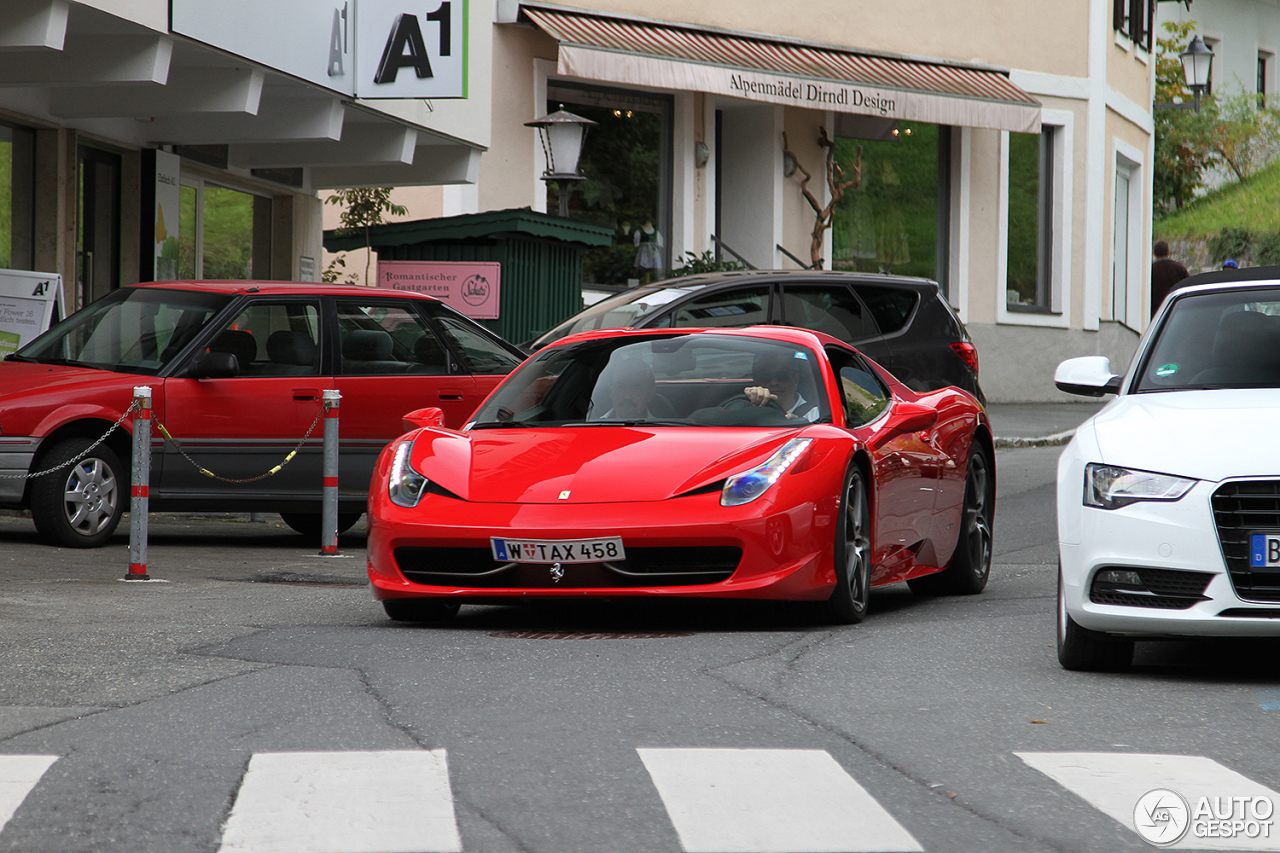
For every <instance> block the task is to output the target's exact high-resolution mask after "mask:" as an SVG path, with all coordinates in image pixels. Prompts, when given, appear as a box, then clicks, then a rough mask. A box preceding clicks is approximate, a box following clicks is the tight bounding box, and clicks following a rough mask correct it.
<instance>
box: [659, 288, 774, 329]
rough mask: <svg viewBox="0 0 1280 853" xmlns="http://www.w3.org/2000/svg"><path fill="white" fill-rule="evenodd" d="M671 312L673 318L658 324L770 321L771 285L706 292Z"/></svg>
mask: <svg viewBox="0 0 1280 853" xmlns="http://www.w3.org/2000/svg"><path fill="white" fill-rule="evenodd" d="M670 316H671V318H672V321H671V322H668V323H658V324H657V325H660V326H668V325H671V326H678V327H681V328H688V327H719V326H756V325H759V324H761V323H768V322H769V286H768V285H762V286H758V287H739V288H734V289H732V290H717V291H715V292H714V293H707V294H703V295H701V296H698V297H696V298H694V299H690V300H689V301H688V302H685V303H683V304H682V305H679V306H677V307H676V308H675V309H674V310H673V311H672V313H671V315H670ZM664 319H665V318H664Z"/></svg>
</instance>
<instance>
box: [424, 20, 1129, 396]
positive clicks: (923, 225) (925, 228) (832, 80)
mask: <svg viewBox="0 0 1280 853" xmlns="http://www.w3.org/2000/svg"><path fill="white" fill-rule="evenodd" d="M1151 2H1153V0H1146V2H1144V0H1124V3H1123V4H1117V3H1116V2H1114V0H1077V2H1072V3H1055V2H1045V0H1024V2H1020V3H1017V4H1013V5H1012V6H1011V5H1010V4H1008V3H1002V2H996V1H995V0H987V1H986V2H969V3H962V4H956V3H943V2H937V0H910V2H905V3H893V4H888V3H872V2H860V1H859V2H850V0H815V2H810V3H807V4H804V5H803V7H798V6H797V5H795V4H779V3H770V2H762V0H739V1H738V2H734V3H723V2H718V3H710V4H689V3H685V2H679V0H580V2H577V3H574V4H573V5H572V7H570V6H561V5H556V4H547V3H542V2H533V0H530V1H529V2H522V0H498V2H497V6H496V12H495V21H494V24H493V27H492V38H493V48H492V51H493V53H492V55H493V71H492V77H493V80H494V86H493V100H492V112H491V115H492V120H491V121H492V131H491V133H492V135H491V139H490V148H489V150H488V151H487V152H486V154H485V155H484V157H483V158H482V160H481V163H480V171H479V180H478V183H477V185H475V186H474V187H470V186H466V187H459V188H454V189H445V190H443V191H441V190H428V191H425V192H424V193H422V194H419V195H416V196H413V195H406V196H402V198H404V199H405V200H407V201H408V203H409V205H410V208H411V210H410V215H411V217H413V218H418V217H422V216H431V215H438V214H453V213H471V212H478V211H486V210H498V209H506V208H519V207H526V206H527V207H531V208H533V209H534V210H539V211H546V210H551V211H553V212H554V211H555V210H556V209H557V203H558V193H559V192H560V191H561V190H562V189H565V190H566V191H567V192H569V193H570V215H571V216H573V217H575V218H582V219H586V220H588V221H592V222H595V223H596V224H604V225H609V226H612V227H615V228H616V240H615V245H614V246H613V247H611V249H607V250H602V251H600V252H598V253H597V255H596V257H595V258H594V259H592V258H589V259H588V263H587V270H586V273H587V279H588V281H598V282H600V283H611V284H614V285H625V284H627V283H629V282H635V281H642V280H651V279H653V278H656V277H660V276H661V275H663V274H665V272H666V271H668V270H670V269H671V268H672V267H673V266H679V265H681V263H682V261H688V260H689V259H690V256H691V255H692V256H694V257H701V256H704V253H708V252H709V253H711V256H718V257H721V258H723V259H727V260H733V259H734V258H735V257H736V258H741V259H742V260H744V261H746V262H748V263H750V264H751V265H754V266H756V267H760V268H778V269H799V268H800V267H801V265H809V264H810V263H811V261H812V254H811V245H812V244H813V243H814V240H815V232H814V225H815V218H816V217H815V207H817V208H818V209H822V208H825V207H826V205H827V204H828V203H829V202H830V201H831V198H832V188H831V185H830V184H829V182H828V180H827V172H828V169H827V167H826V165H825V162H826V155H827V153H828V151H829V150H830V151H831V153H833V155H834V157H833V159H834V162H835V163H836V164H837V165H838V166H839V167H840V169H841V171H842V180H841V181H840V183H843V184H847V186H845V187H843V196H842V198H840V199H839V201H838V203H837V204H835V205H834V211H833V216H832V219H831V227H829V228H827V229H826V230H825V231H823V232H821V233H820V235H819V237H818V240H817V250H818V253H819V255H820V257H821V260H822V263H823V266H824V267H825V268H827V269H832V268H835V269H859V270H869V271H877V270H889V271H892V272H897V273H905V274H913V275H921V276H925V277H928V278H933V279H935V280H937V281H939V282H940V284H941V286H942V287H943V289H944V291H945V292H946V294H947V297H948V299H949V300H950V301H951V303H952V305H953V306H954V307H955V308H956V310H957V312H958V313H959V315H960V316H961V318H962V319H963V320H964V321H965V323H966V325H967V327H968V329H969V331H970V333H971V334H972V336H973V337H974V339H975V341H976V342H977V344H978V347H979V352H980V354H981V361H982V383H983V387H984V390H985V391H986V393H987V394H988V396H989V398H990V399H992V400H995V401H1042V400H1065V399H1069V398H1067V397H1066V396H1065V395H1062V394H1060V393H1059V392H1058V391H1056V390H1055V389H1054V387H1053V382H1052V376H1053V371H1054V368H1055V367H1056V365H1057V364H1058V362H1059V361H1061V360H1062V359H1065V358H1068V357H1072V356H1076V355H1086V354H1088V355H1092V354H1101V355H1108V356H1110V357H1111V358H1112V360H1113V363H1114V364H1115V365H1116V369H1117V370H1119V369H1121V368H1122V367H1123V366H1124V365H1126V364H1127V363H1128V360H1129V358H1130V356H1131V354H1132V352H1133V349H1134V347H1135V345H1136V340H1137V335H1138V333H1139V332H1140V331H1141V329H1142V328H1143V326H1144V324H1145V318H1146V317H1147V316H1148V313H1149V311H1148V306H1147V291H1148V277H1149V267H1150V260H1151V259H1150V209H1151V170H1150V162H1151V156H1152V136H1151V134H1152V120H1151V103H1152V93H1153V85H1154V67H1153V66H1154V60H1153V56H1152V52H1151V38H1150V32H1151V27H1152V14H1153V9H1152V7H1151ZM1119 5H1123V6H1124V8H1123V9H1120V8H1119ZM561 107H563V108H564V109H565V110H567V111H569V112H571V113H573V114H575V115H579V116H582V117H584V118H588V119H590V120H592V121H594V122H595V124H594V125H593V126H591V128H590V131H589V133H588V136H587V139H586V144H585V148H584V151H583V157H582V171H583V173H584V174H586V176H587V178H588V180H586V181H582V182H580V183H577V184H574V185H572V186H567V187H565V188H562V187H560V186H558V185H556V184H555V183H550V184H549V183H547V182H545V181H543V180H542V179H541V176H542V174H543V172H544V170H545V168H546V154H545V152H544V150H543V147H542V144H541V143H540V141H539V137H538V134H537V133H536V132H535V131H534V130H533V129H532V128H530V127H527V126H526V123H527V122H530V121H533V120H535V119H538V118H540V117H542V116H544V115H546V114H548V113H551V112H553V111H556V110H558V109H560V108H561ZM784 134H785V141H786V145H785V146H784ZM824 138H825V139H826V140H830V141H831V143H832V145H833V147H832V148H830V149H828V148H827V147H824V144H823V142H822V140H823V139H824ZM806 174H807V175H809V176H810V180H808V181H807V182H806V181H805V175H806ZM855 176H856V177H857V178H858V181H857V183H856V185H855V184H854V183H852V181H853V179H854V177H855ZM805 191H807V192H808V196H809V197H808V198H807V197H806V193H805ZM810 198H811V199H812V203H811V201H810ZM409 199H412V200H409ZM655 235H656V237H655ZM650 243H654V244H656V248H654V247H652V246H647V245H646V244H650ZM655 258H657V259H659V260H658V261H656V262H655V260H654V259H655ZM655 264H656V266H655Z"/></svg>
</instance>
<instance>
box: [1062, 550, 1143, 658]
mask: <svg viewBox="0 0 1280 853" xmlns="http://www.w3.org/2000/svg"><path fill="white" fill-rule="evenodd" d="M1064 591H1065V590H1064V586H1063V582H1062V564H1061V563H1059V564H1058V663H1060V664H1062V668H1063V669H1072V670H1077V671H1081V672H1118V671H1120V670H1125V669H1128V668H1129V666H1130V664H1132V663H1133V640H1131V639H1129V638H1127V637H1113V636H1111V635H1110V634H1103V633H1101V632H1099V631H1090V630H1089V629H1088V628H1081V627H1080V626H1079V625H1077V624H1076V621H1075V620H1074V619H1072V618H1071V615H1070V614H1068V613H1067V599H1066V596H1065V595H1064Z"/></svg>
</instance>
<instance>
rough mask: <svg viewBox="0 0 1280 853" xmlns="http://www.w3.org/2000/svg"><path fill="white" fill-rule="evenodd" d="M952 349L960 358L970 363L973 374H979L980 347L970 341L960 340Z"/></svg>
mask: <svg viewBox="0 0 1280 853" xmlns="http://www.w3.org/2000/svg"><path fill="white" fill-rule="evenodd" d="M951 349H952V351H954V352H955V354H956V355H958V356H960V360H961V361H963V362H964V363H965V364H967V365H969V369H970V370H972V371H973V375H974V376H977V375H978V348H977V347H975V346H974V345H973V344H971V343H969V342H968V341H959V342H957V343H954V344H952V345H951Z"/></svg>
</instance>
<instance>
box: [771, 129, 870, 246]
mask: <svg viewBox="0 0 1280 853" xmlns="http://www.w3.org/2000/svg"><path fill="white" fill-rule="evenodd" d="M826 123H827V114H826V113H825V112H821V111H818V110H801V109H792V108H788V109H787V110H786V114H785V118H784V127H785V128H786V132H787V142H788V144H789V145H790V147H791V151H792V153H793V154H795V155H796V159H797V160H798V161H799V163H800V165H801V166H802V167H803V168H804V169H805V170H806V171H808V173H809V174H810V175H811V176H812V179H811V180H810V181H809V183H808V185H807V189H808V191H809V193H810V194H811V195H812V196H813V198H814V200H815V201H816V202H817V203H818V205H819V206H821V207H824V208H825V207H826V205H827V202H828V201H829V200H830V198H831V194H830V192H829V191H828V187H827V174H826V168H827V166H826V162H827V161H826V150H825V149H824V148H823V147H822V146H821V145H819V144H818V138H819V137H818V133H819V129H820V128H823V127H825V126H826ZM829 132H830V131H828V133H829ZM777 144H778V150H779V151H781V150H782V140H781V139H779V140H778V142H777ZM840 165H841V167H842V168H844V169H845V170H846V172H847V173H848V177H847V180H852V178H853V166H852V164H850V163H841V164H840ZM783 181H784V183H783V188H782V203H783V205H784V206H783V211H782V223H783V224H782V245H783V246H785V247H786V248H787V250H788V251H789V252H791V254H793V255H795V256H796V257H798V258H800V260H802V261H804V262H805V263H806V264H807V263H809V262H810V260H809V257H810V248H809V247H810V244H811V243H812V242H813V227H814V224H815V221H816V216H817V214H815V213H814V210H813V208H812V207H811V206H810V205H809V203H808V202H807V201H805V198H804V193H803V192H802V191H801V183H802V182H803V181H804V174H803V173H802V172H801V171H800V170H799V169H797V170H796V173H795V174H794V175H792V176H791V177H790V178H784V179H783ZM828 245H829V242H828ZM778 254H779V258H778V267H779V268H780V269H795V268H796V265H795V263H794V262H792V261H791V260H790V259H789V258H787V257H786V256H785V255H782V253H781V252H779V253H778ZM827 254H830V252H827ZM824 266H825V267H828V268H829V267H830V264H829V263H826V264H824Z"/></svg>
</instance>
